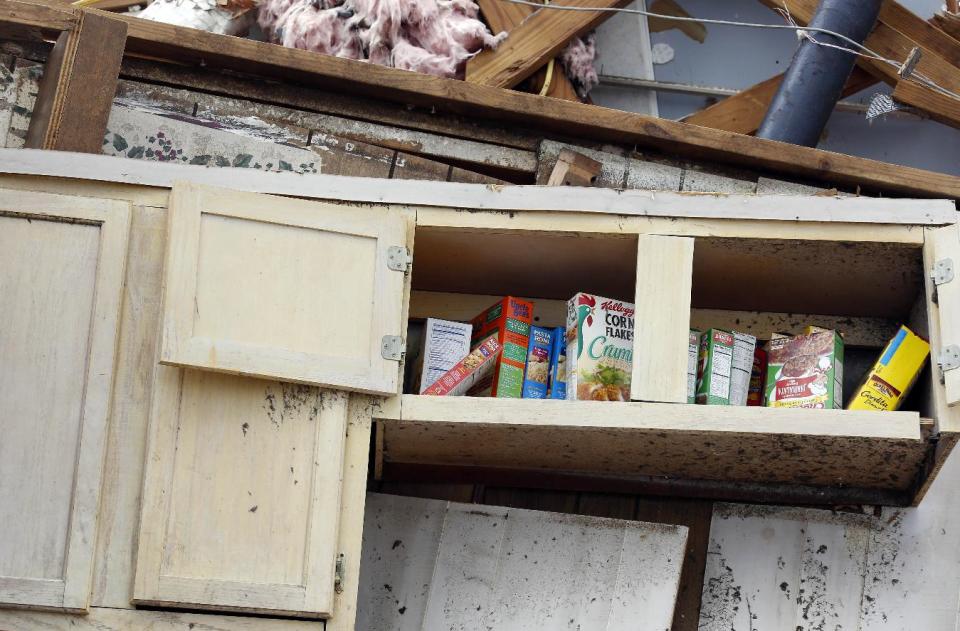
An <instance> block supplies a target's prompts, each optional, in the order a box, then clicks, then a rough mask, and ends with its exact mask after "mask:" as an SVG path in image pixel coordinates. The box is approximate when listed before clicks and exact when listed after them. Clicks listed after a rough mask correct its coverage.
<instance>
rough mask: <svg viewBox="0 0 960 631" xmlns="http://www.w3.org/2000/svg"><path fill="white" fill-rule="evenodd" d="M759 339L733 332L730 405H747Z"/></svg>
mask: <svg viewBox="0 0 960 631" xmlns="http://www.w3.org/2000/svg"><path fill="white" fill-rule="evenodd" d="M756 348H757V338H756V337H754V336H753V335H749V334H747V333H740V332H739V331H733V361H732V363H731V365H730V405H746V404H747V397H748V395H749V392H750V375H751V373H752V372H753V351H755V350H756Z"/></svg>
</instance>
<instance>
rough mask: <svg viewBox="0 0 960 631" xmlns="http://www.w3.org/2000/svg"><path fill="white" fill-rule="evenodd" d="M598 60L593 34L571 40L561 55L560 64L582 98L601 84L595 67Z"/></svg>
mask: <svg viewBox="0 0 960 631" xmlns="http://www.w3.org/2000/svg"><path fill="white" fill-rule="evenodd" d="M596 58H597V44H596V38H595V37H594V35H593V33H588V34H587V35H584V36H583V37H582V38H580V37H577V38H574V39H572V40H570V43H569V44H567V46H566V48H564V49H563V52H561V53H560V64H561V65H562V66H563V69H564V70H565V71H566V74H567V76H568V77H570V81H572V82H573V85H574V86H575V87H576V88H577V92H578V93H579V94H580V96H586V94H587V93H588V92H590V90H592V89H593V87H594V86H595V85H597V83H599V79H598V78H597V69H596V68H595V67H594V65H593V62H594V61H595V60H596Z"/></svg>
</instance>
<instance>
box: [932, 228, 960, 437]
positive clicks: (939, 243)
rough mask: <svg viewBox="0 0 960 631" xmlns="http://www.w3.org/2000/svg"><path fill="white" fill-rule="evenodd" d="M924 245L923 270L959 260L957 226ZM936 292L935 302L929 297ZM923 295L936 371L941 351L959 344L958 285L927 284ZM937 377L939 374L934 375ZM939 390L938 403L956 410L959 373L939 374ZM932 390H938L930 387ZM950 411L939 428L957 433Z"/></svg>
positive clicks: (936, 233)
mask: <svg viewBox="0 0 960 631" xmlns="http://www.w3.org/2000/svg"><path fill="white" fill-rule="evenodd" d="M927 238H928V245H927V246H926V247H925V259H924V264H925V266H926V267H927V269H930V270H933V269H934V266H935V265H936V264H937V263H938V262H940V261H943V262H945V263H947V264H949V265H951V266H952V267H953V268H954V269H956V265H957V261H960V232H958V229H957V226H950V227H947V228H942V229H940V230H931V231H929V232H927ZM934 292H936V300H932V296H933V294H934ZM926 295H927V296H930V297H931V306H930V317H931V320H932V321H931V326H930V331H929V333H930V344H931V349H930V359H931V361H932V362H933V365H934V370H935V371H938V370H939V369H938V368H937V363H938V362H940V361H941V356H942V355H943V349H944V348H946V347H948V346H955V345H958V344H960V317H958V316H957V314H960V284H958V283H957V282H956V280H954V281H951V282H947V283H944V284H941V285H937V286H934V285H932V284H930V285H929V287H928V289H927V293H926ZM938 376H939V375H938ZM942 376H943V383H944V386H943V389H942V390H941V392H940V393H938V394H936V395H935V396H937V397H939V396H942V397H943V398H942V403H943V404H945V405H946V406H947V407H950V408H954V409H956V406H958V404H960V370H946V371H943V373H942ZM934 390H939V388H937V387H936V385H935V386H934ZM954 409H951V410H950V412H949V416H948V417H947V418H942V419H940V429H941V430H944V431H951V432H955V431H958V430H960V421H958V418H960V416H957V414H960V412H956V411H954Z"/></svg>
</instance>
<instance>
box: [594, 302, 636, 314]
mask: <svg viewBox="0 0 960 631" xmlns="http://www.w3.org/2000/svg"><path fill="white" fill-rule="evenodd" d="M600 308H601V309H603V310H604V311H614V312H617V313H622V314H623V315H625V316H627V317H628V318H632V317H633V312H634V309H633V308H632V307H628V306H626V305H625V304H623V303H622V302H620V301H619V300H607V301H606V302H603V303H601V304H600Z"/></svg>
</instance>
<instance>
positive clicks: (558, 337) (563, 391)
mask: <svg viewBox="0 0 960 631" xmlns="http://www.w3.org/2000/svg"><path fill="white" fill-rule="evenodd" d="M547 398H548V399H566V398H567V332H566V330H565V329H564V328H563V327H562V326H558V327H557V328H555V329H553V348H551V349H550V386H549V388H548V390H547Z"/></svg>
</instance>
